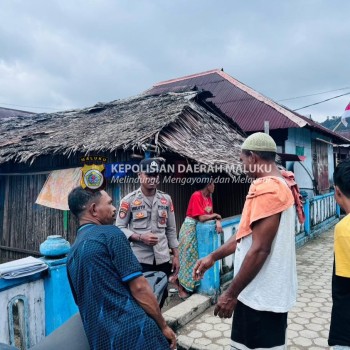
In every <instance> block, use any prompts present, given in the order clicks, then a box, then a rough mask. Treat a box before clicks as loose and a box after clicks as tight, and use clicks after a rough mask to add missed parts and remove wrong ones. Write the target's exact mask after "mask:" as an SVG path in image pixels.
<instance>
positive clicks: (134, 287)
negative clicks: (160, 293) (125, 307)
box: [128, 276, 176, 349]
mask: <svg viewBox="0 0 350 350" xmlns="http://www.w3.org/2000/svg"><path fill="white" fill-rule="evenodd" d="M128 284H129V288H130V291H131V294H132V295H133V297H134V298H135V300H136V301H137V302H138V303H139V305H140V306H141V307H142V308H143V309H144V310H145V312H146V313H147V314H148V315H149V316H150V317H152V318H153V319H154V320H155V321H156V322H157V324H158V326H159V328H160V329H161V331H162V333H163V334H164V336H165V337H166V338H167V339H168V340H169V343H170V349H175V348H176V337H175V333H174V332H173V330H172V329H171V328H170V327H169V326H168V325H167V323H166V322H165V320H164V317H163V316H162V314H161V312H160V308H159V305H158V302H157V299H156V297H155V295H154V294H153V292H152V289H151V287H150V285H149V284H148V282H147V280H146V278H145V277H144V276H140V277H137V278H135V279H133V280H131V281H130V282H128Z"/></svg>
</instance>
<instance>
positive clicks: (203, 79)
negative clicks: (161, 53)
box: [147, 69, 349, 143]
mask: <svg viewBox="0 0 350 350" xmlns="http://www.w3.org/2000/svg"><path fill="white" fill-rule="evenodd" d="M186 86H187V87H189V88H193V86H196V87H197V88H198V89H203V90H207V91H210V92H211V93H212V94H213V97H211V98H208V99H207V100H208V101H210V102H212V103H213V104H214V105H215V106H216V107H218V108H219V109H220V110H221V111H222V112H223V113H225V114H226V115H227V116H228V117H230V118H232V119H233V120H234V121H235V122H236V123H237V124H238V125H239V126H240V127H241V128H242V129H243V130H244V131H245V132H248V133H250V132H255V131H261V130H263V129H264V122H265V121H269V127H270V129H271V130H274V129H286V128H298V127H305V126H309V127H311V128H315V129H318V131H320V132H322V133H325V134H328V136H330V137H332V138H333V140H334V141H337V142H342V143H344V142H349V140H347V139H346V138H344V137H342V136H341V135H339V134H336V133H334V132H332V131H330V130H328V129H326V128H324V127H322V126H321V125H319V124H318V123H316V122H314V121H312V120H311V119H309V118H306V117H304V116H301V115H300V114H298V113H295V112H293V111H291V110H289V109H288V108H286V107H284V106H282V105H280V104H278V103H277V102H275V101H273V100H271V99H269V98H268V97H266V96H264V95H262V94H261V93H259V92H257V91H255V90H253V89H252V88H250V87H249V86H247V85H245V84H243V83H241V82H240V81H238V80H236V79H234V78H232V77H231V76H230V75H228V74H226V73H224V72H223V71H222V70H220V69H215V70H211V71H207V72H203V73H198V74H194V75H189V76H186V77H182V78H177V79H173V80H167V81H164V82H161V83H157V84H155V85H154V86H153V88H151V89H150V90H147V93H148V94H153V93H154V94H161V93H164V92H166V91H172V90H174V89H176V88H179V87H186Z"/></svg>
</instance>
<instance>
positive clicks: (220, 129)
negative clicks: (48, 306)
mask: <svg viewBox="0 0 350 350" xmlns="http://www.w3.org/2000/svg"><path fill="white" fill-rule="evenodd" d="M206 95H207V94H205V93H198V92H183V93H169V94H162V95H160V96H159V95H154V94H143V95H139V96H136V97H133V98H129V99H126V100H117V101H113V102H110V103H99V104H97V105H95V106H93V107H90V108H84V109H81V110H71V111H65V112H59V113H49V114H46V113H42V114H30V115H25V116H24V115H23V114H20V115H15V116H13V117H11V118H6V119H5V118H4V119H3V120H2V122H1V125H0V176H1V181H0V253H1V256H0V260H1V259H2V260H10V259H16V258H20V257H22V256H23V255H28V254H31V255H37V254H38V250H39V245H40V243H42V242H43V241H44V240H45V239H46V237H47V236H48V235H53V234H60V235H63V236H64V237H65V238H66V239H68V240H69V241H70V242H73V241H74V238H75V230H76V224H75V222H74V220H73V219H72V218H70V217H69V216H68V215H67V213H66V212H64V211H61V210H57V209H51V208H47V207H44V206H41V205H37V204H35V200H36V199H37V197H38V194H39V192H40V190H41V189H42V187H43V185H44V183H45V181H46V179H47V177H48V174H49V173H50V172H52V171H53V170H58V169H67V168H76V167H81V166H82V163H81V162H80V157H81V156H84V155H92V154H99V155H103V156H105V157H107V158H108V162H109V163H114V162H123V161H129V160H131V159H132V157H133V156H134V155H135V153H138V154H139V155H140V156H141V157H143V156H144V153H145V152H148V153H150V155H157V156H161V157H164V158H165V159H166V161H167V162H168V163H183V164H186V165H187V164H195V163H199V164H204V165H207V166H209V165H212V166H214V165H229V166H230V165H237V164H238V163H239V154H240V146H241V144H242V142H243V140H244V138H245V135H244V133H243V132H242V130H241V129H240V128H239V127H238V126H237V124H236V123H235V122H234V121H232V120H231V119H229V118H227V116H225V115H223V114H222V113H220V112H219V111H215V110H213V109H212V108H211V107H209V106H208V105H207V104H206V102H205V97H206ZM233 174H234V171H233V172H232V174H231V175H233ZM226 176H228V175H226ZM136 187H138V185H135V184H108V186H107V191H108V192H109V193H110V194H111V195H112V197H113V200H114V202H115V204H116V205H118V203H119V201H120V199H121V198H122V197H123V196H124V195H126V194H127V193H129V192H130V191H132V190H134V189H135V188H136ZM161 189H163V190H164V191H166V192H168V193H169V194H170V195H171V196H172V198H173V200H174V206H175V211H176V218H177V225H178V226H179V225H180V224H181V223H182V220H183V219H184V216H185V212H186V207H187V204H188V199H189V197H190V195H191V193H192V192H193V190H194V189H193V187H191V186H189V185H183V186H182V185H178V184H172V183H167V184H162V185H161ZM217 190H218V191H217V192H216V193H215V195H214V206H215V210H216V211H217V212H219V213H221V214H222V215H223V216H230V215H235V214H239V213H240V212H241V210H242V207H243V202H244V198H245V194H246V191H247V186H246V185H242V184H230V185H225V184H223V185H218V186H217ZM218 193H220V197H218Z"/></svg>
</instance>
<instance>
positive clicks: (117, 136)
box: [0, 92, 244, 165]
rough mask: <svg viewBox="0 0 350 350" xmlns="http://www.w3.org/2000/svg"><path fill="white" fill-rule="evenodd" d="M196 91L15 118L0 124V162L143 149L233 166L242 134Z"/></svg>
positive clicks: (149, 96) (197, 160) (142, 96)
mask: <svg viewBox="0 0 350 350" xmlns="http://www.w3.org/2000/svg"><path fill="white" fill-rule="evenodd" d="M201 95H202V96H203V94H201V93H198V92H182V93H167V94H163V95H158V96H154V95H145V94H144V95H139V96H136V97H133V98H129V99H125V100H117V101H113V102H110V103H98V104H96V105H95V106H93V107H90V108H85V109H81V110H70V111H64V112H59V113H50V114H36V115H30V116H18V117H17V118H11V119H10V120H5V121H4V122H3V123H2V124H1V126H0V164H1V163H4V162H9V161H13V162H33V161H34V160H35V158H37V157H38V156H41V155H50V154H51V155H54V154H63V155H66V156H67V157H69V156H71V155H72V154H75V153H76V152H83V153H86V154H88V153H90V152H99V151H100V152H115V151H117V150H118V149H124V150H127V149H140V150H146V149H147V147H148V146H149V145H150V144H152V145H153V146H154V147H156V149H157V151H158V153H160V152H162V151H169V152H175V153H178V154H180V155H182V156H184V157H186V158H189V159H192V160H194V161H196V162H199V163H202V164H207V165H215V164H230V165H231V164H237V163H238V162H239V152H240V145H241V144H242V142H243V140H244V136H243V133H242V131H241V130H240V129H239V127H238V126H237V125H236V124H234V123H233V122H232V121H231V120H230V119H227V118H225V117H224V116H222V115H218V114H217V113H215V112H211V111H210V110H209V109H210V108H208V107H205V104H203V103H204V102H203V100H202V98H201Z"/></svg>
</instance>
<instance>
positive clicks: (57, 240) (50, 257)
mask: <svg viewBox="0 0 350 350" xmlns="http://www.w3.org/2000/svg"><path fill="white" fill-rule="evenodd" d="M69 249H70V244H69V242H68V241H66V240H65V239H64V238H63V237H62V236H58V235H55V236H48V237H47V239H46V241H45V242H43V243H42V244H41V245H40V253H41V254H43V255H44V257H43V258H41V259H42V260H43V261H44V262H45V263H46V264H47V265H48V266H49V268H48V274H47V276H46V277H45V278H44V289H45V311H46V312H45V323H46V335H49V334H50V333H51V332H53V331H54V330H55V329H56V328H58V327H59V326H61V325H62V324H63V323H64V322H66V321H67V320H68V319H69V318H70V317H72V316H73V315H74V314H76V313H77V312H78V308H77V306H76V304H75V302H74V298H73V295H72V292H71V289H70V285H69V282H68V276H67V269H66V261H67V258H66V254H67V253H68V252H69Z"/></svg>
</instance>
